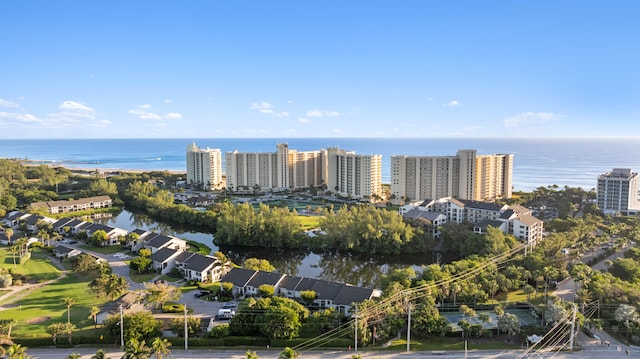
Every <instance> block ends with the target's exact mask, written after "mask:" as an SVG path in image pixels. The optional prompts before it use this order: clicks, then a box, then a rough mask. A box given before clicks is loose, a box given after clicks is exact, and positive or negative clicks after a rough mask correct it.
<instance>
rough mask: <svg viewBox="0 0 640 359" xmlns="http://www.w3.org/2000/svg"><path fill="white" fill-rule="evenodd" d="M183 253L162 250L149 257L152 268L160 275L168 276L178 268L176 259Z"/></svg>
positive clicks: (167, 249) (168, 249)
mask: <svg viewBox="0 0 640 359" xmlns="http://www.w3.org/2000/svg"><path fill="white" fill-rule="evenodd" d="M180 253H182V252H181V251H178V250H175V249H173V248H168V247H164V248H160V249H159V250H157V251H156V252H155V253H152V254H151V255H150V256H149V259H151V267H152V268H153V269H154V270H155V271H156V272H157V273H160V274H167V273H169V272H171V270H172V269H173V268H176V258H178V256H179V255H180Z"/></svg>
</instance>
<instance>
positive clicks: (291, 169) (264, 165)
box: [225, 143, 326, 191]
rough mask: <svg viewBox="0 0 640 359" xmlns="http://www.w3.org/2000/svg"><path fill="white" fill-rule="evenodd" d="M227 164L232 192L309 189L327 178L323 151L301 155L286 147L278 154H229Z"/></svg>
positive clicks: (322, 182) (277, 150) (277, 152)
mask: <svg viewBox="0 0 640 359" xmlns="http://www.w3.org/2000/svg"><path fill="white" fill-rule="evenodd" d="M225 161H226V176H227V188H229V189H230V190H232V191H238V190H253V189H261V190H263V189H269V190H271V189H295V188H308V187H312V186H321V185H323V184H324V182H325V178H326V154H325V152H324V151H308V152H298V151H296V150H292V149H289V146H288V145H287V144H283V143H281V144H278V145H277V149H276V152H238V151H232V152H227V153H226V160H225Z"/></svg>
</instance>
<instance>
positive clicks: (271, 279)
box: [244, 271, 285, 296]
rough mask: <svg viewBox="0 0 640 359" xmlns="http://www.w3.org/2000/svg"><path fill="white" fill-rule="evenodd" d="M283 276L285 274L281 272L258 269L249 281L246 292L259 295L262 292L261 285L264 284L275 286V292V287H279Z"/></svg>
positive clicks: (246, 293) (250, 294)
mask: <svg viewBox="0 0 640 359" xmlns="http://www.w3.org/2000/svg"><path fill="white" fill-rule="evenodd" d="M283 277H285V275H283V274H280V273H275V272H265V271H256V273H255V275H253V276H252V277H251V279H249V281H248V282H247V284H246V286H245V292H244V294H245V295H249V296H253V295H258V294H259V293H260V291H259V287H260V286H261V285H264V284H267V285H270V286H273V288H274V294H275V288H277V287H278V284H279V283H280V281H281V280H282V278H283Z"/></svg>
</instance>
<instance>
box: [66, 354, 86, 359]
mask: <svg viewBox="0 0 640 359" xmlns="http://www.w3.org/2000/svg"><path fill="white" fill-rule="evenodd" d="M80 358H82V354H79V353H71V354H69V355H67V357H66V359H80Z"/></svg>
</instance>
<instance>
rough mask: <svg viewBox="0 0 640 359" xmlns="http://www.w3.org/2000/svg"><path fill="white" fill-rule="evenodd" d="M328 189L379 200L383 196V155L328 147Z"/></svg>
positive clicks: (355, 196)
mask: <svg viewBox="0 0 640 359" xmlns="http://www.w3.org/2000/svg"><path fill="white" fill-rule="evenodd" d="M327 166H328V168H327V179H328V181H327V189H328V190H329V191H332V192H334V193H336V194H338V195H340V196H344V197H351V198H354V199H366V200H368V201H377V199H379V198H381V196H382V155H358V154H356V153H355V152H353V151H345V150H341V149H339V148H337V147H329V148H328V149H327Z"/></svg>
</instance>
